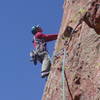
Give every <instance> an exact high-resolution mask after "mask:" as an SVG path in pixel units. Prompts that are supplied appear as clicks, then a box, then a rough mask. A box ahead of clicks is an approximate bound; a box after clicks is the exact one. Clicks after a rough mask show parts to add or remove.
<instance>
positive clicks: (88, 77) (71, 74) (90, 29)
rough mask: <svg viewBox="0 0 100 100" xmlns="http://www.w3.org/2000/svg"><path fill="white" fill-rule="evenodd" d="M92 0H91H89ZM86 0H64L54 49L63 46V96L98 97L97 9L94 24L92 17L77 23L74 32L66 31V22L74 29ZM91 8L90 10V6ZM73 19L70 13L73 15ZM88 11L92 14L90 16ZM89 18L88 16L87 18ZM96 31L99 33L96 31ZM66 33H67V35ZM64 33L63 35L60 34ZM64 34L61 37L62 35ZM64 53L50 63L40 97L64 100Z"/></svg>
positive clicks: (76, 98)
mask: <svg viewBox="0 0 100 100" xmlns="http://www.w3.org/2000/svg"><path fill="white" fill-rule="evenodd" d="M91 1H93V2H94V0H91ZM96 1H99V2H100V0H96ZM88 2H89V0H69V2H67V0H66V1H65V3H64V14H63V19H62V24H61V28H60V32H59V33H60V34H59V36H58V40H57V43H56V47H55V50H56V52H58V51H59V50H61V49H62V48H66V50H67V52H66V54H67V53H68V55H66V59H65V73H66V78H67V81H66V80H65V98H66V100H100V35H98V34H99V32H100V31H99V29H100V20H99V19H100V15H99V13H100V9H98V11H97V12H96V14H95V19H93V20H94V21H95V24H94V26H92V20H91V22H89V19H87V22H83V23H82V24H81V25H79V26H78V27H77V29H76V30H77V31H76V33H74V34H73V35H72V34H70V35H69V34H68V32H66V31H65V29H66V27H67V26H71V27H72V28H73V29H74V28H75V26H76V25H77V23H78V21H79V19H80V18H81V16H83V15H84V14H78V12H79V8H81V7H84V8H85V9H87V10H88V9H89V7H91V4H90V6H89V7H88V6H87V3H88ZM90 11H93V9H92V8H91V10H90ZM75 15H77V16H76V17H75V19H74V20H73V21H71V20H72V19H73V16H75ZM92 15H93V14H92V12H91V16H92ZM90 19H91V18H90ZM96 33H98V34H96ZM67 34H68V35H67ZM63 35H64V36H63ZM62 36H63V38H62ZM62 59H63V55H61V56H60V57H59V58H58V59H56V60H55V61H54V62H55V63H54V64H53V65H52V68H51V72H50V75H49V77H48V80H47V83H46V86H45V89H44V93H43V98H42V100H63V97H62V95H63V94H62V93H63V92H62V87H63V86H62V76H61V72H62V71H61V70H59V69H60V68H61V67H62Z"/></svg>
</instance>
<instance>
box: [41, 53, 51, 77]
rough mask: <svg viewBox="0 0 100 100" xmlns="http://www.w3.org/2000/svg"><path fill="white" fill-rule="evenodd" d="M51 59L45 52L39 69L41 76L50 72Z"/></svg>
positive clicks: (45, 75)
mask: <svg viewBox="0 0 100 100" xmlns="http://www.w3.org/2000/svg"><path fill="white" fill-rule="evenodd" d="M50 67H51V61H50V57H49V55H48V54H45V56H44V59H43V62H42V69H41V77H42V78H44V77H47V76H48V75H49V72H50Z"/></svg>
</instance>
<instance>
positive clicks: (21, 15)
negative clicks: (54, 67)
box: [0, 0, 63, 100]
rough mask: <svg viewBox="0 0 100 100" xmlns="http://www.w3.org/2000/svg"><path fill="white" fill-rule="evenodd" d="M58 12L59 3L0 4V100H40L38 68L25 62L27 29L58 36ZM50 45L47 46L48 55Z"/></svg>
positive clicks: (23, 0) (24, 0) (7, 0)
mask: <svg viewBox="0 0 100 100" xmlns="http://www.w3.org/2000/svg"><path fill="white" fill-rule="evenodd" d="M62 12H63V0H0V100H41V97H42V93H43V89H44V86H45V79H41V78H40V70H41V64H38V65H37V66H34V65H33V64H32V63H30V62H29V52H30V51H31V50H32V49H33V46H32V42H31V41H32V34H31V27H32V25H34V24H40V25H41V26H42V28H43V30H44V33H47V34H48V33H51V34H53V33H58V32H59V28H60V24H61V19H62ZM54 43H55V42H51V43H48V50H49V53H50V55H51V54H52V52H53V47H54ZM51 47H52V48H51Z"/></svg>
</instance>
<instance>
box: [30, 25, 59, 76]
mask: <svg viewBox="0 0 100 100" xmlns="http://www.w3.org/2000/svg"><path fill="white" fill-rule="evenodd" d="M42 32H43V30H42V28H41V27H40V26H39V25H37V26H33V27H32V34H33V41H32V42H33V45H34V47H35V50H33V51H32V52H31V53H30V56H31V58H32V60H31V61H33V62H34V64H35V65H36V64H37V61H39V62H40V63H41V64H42V68H41V77H42V78H44V77H47V76H48V75H49V72H50V67H51V61H50V57H49V55H48V51H47V48H46V42H49V41H52V40H56V39H57V36H58V35H57V34H53V35H52V34H43V33H42Z"/></svg>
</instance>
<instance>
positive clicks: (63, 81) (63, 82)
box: [62, 48, 66, 100]
mask: <svg viewBox="0 0 100 100" xmlns="http://www.w3.org/2000/svg"><path fill="white" fill-rule="evenodd" d="M65 57H66V49H65V48H64V55H63V62H62V86H63V89H62V90H63V94H62V96H63V100H66V99H65V75H64V69H65V68H64V66H65Z"/></svg>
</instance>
